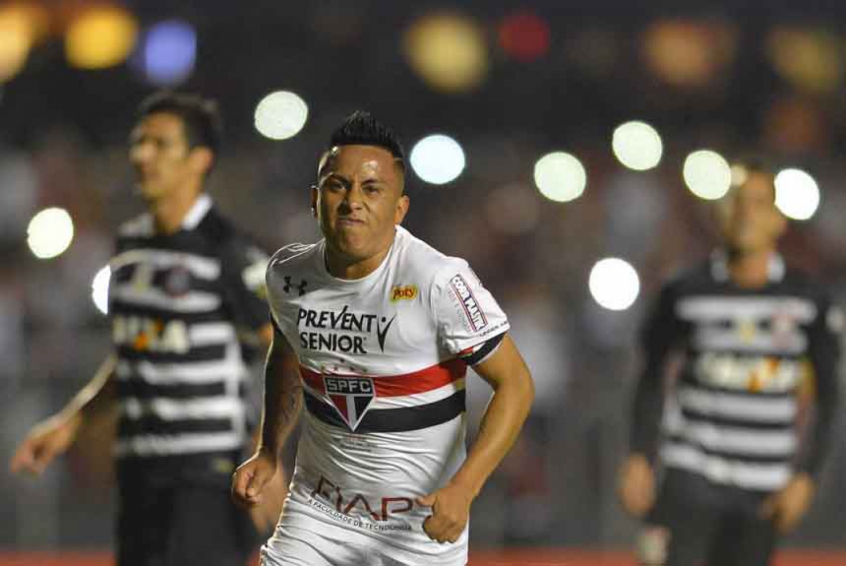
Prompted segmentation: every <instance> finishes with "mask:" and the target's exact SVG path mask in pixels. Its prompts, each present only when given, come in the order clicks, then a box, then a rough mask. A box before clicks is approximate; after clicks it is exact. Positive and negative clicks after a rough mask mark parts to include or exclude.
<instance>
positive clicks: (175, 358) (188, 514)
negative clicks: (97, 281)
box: [11, 92, 283, 566]
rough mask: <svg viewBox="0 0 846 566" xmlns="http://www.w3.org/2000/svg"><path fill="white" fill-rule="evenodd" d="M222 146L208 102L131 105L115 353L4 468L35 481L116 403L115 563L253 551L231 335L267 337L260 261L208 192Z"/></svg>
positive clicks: (241, 378) (192, 560)
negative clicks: (239, 482) (244, 506)
mask: <svg viewBox="0 0 846 566" xmlns="http://www.w3.org/2000/svg"><path fill="white" fill-rule="evenodd" d="M219 141H220V117H219V114H218V111H217V105H216V104H215V103H214V102H213V101H210V100H205V99H203V98H200V97H198V96H194V95H187V94H179V93H170V92H161V93H156V94H154V95H152V96H151V97H149V98H148V99H146V100H145V101H143V102H142V104H141V105H140V107H139V111H138V115H137V122H136V125H135V128H134V129H133V131H132V134H131V138H130V142H129V160H130V161H131V163H132V165H133V166H134V169H135V172H136V174H137V186H138V191H139V192H140V194H141V197H142V198H143V199H144V201H145V202H146V205H147V208H148V212H147V213H146V214H143V215H141V216H140V217H138V218H135V219H133V220H131V221H129V222H127V223H125V224H123V226H121V228H120V230H119V233H118V238H117V250H116V254H115V256H114V257H113V258H112V260H111V263H110V266H111V270H112V275H111V281H110V286H109V317H110V321H111V327H112V341H113V343H114V353H113V355H110V356H109V357H108V358H107V359H106V360H105V362H104V363H103V364H102V366H101V367H100V369H99V370H98V371H97V373H96V375H95V377H94V378H93V379H92V380H91V382H90V383H88V384H87V385H86V386H85V387H84V388H83V389H82V390H81V391H80V392H79V393H78V394H77V395H76V397H74V398H73V399H72V400H71V401H70V402H69V403H68V404H67V406H66V407H65V408H64V409H63V410H62V411H60V412H59V413H58V414H56V415H55V416H53V417H51V418H49V419H47V420H46V421H45V422H43V423H42V424H40V425H38V426H36V427H35V428H34V429H33V430H32V431H31V432H30V434H29V435H28V436H27V437H26V439H25V440H24V441H23V442H22V443H21V445H20V447H19V448H18V450H17V452H16V454H15V455H14V457H13V459H12V463H11V468H12V470H13V471H29V472H33V473H36V474H40V473H41V472H42V471H43V470H44V469H45V467H46V466H47V465H48V464H49V463H50V462H51V461H52V460H53V459H54V458H55V457H56V456H57V455H59V454H61V453H63V452H65V451H66V450H67V449H68V448H69V447H70V446H71V445H72V444H73V442H74V440H75V438H76V436H77V431H78V430H79V428H80V426H81V425H82V424H83V423H84V422H85V421H86V420H87V419H89V418H90V417H91V415H92V414H93V411H94V410H95V409H96V408H97V407H104V406H110V405H111V406H113V405H117V409H118V415H119V421H118V430H117V442H116V445H115V449H114V451H115V456H116V459H117V481H118V493H119V506H118V507H119V515H118V520H117V563H118V565H119V566H136V565H137V566H153V565H155V566H170V565H173V566H176V565H180V566H185V565H192V564H195V565H198V566H200V565H202V566H213V565H221V566H224V565H225V566H234V565H237V564H244V563H245V561H246V558H247V556H248V554H249V553H250V552H251V551H252V549H253V543H254V542H258V541H257V540H256V534H255V532H250V529H252V527H251V526H250V524H249V521H250V518H249V517H248V516H247V515H246V514H245V513H244V511H243V510H241V509H239V508H237V507H236V506H235V505H233V504H232V501H231V498H230V497H229V493H228V492H229V478H230V477H231V474H232V472H233V471H234V469H235V464H236V463H237V461H238V460H240V458H241V455H240V454H239V453H240V452H241V451H242V449H243V448H245V443H246V442H247V440H248V430H247V414H246V411H247V403H246V399H245V395H246V392H247V386H248V382H247V381H246V378H247V368H246V365H245V362H244V356H243V354H244V353H245V352H244V349H243V348H242V344H241V341H240V340H239V336H240V335H241V334H242V333H248V334H252V335H253V336H258V337H262V336H263V337H264V341H265V342H267V343H269V342H270V339H271V337H272V332H273V331H272V327H271V325H270V323H269V322H268V308H267V303H266V302H265V300H264V297H263V294H264V284H263V274H264V270H265V268H266V264H267V259H268V258H267V255H266V254H264V253H263V252H262V251H261V250H259V249H258V248H257V247H255V246H254V245H253V244H252V243H250V241H249V240H248V239H247V238H246V237H245V236H243V235H242V234H240V233H239V232H238V231H237V230H236V229H235V228H234V227H233V226H232V224H230V223H229V222H228V221H227V220H226V219H225V218H224V217H222V216H221V215H220V213H219V212H218V211H217V210H216V208H215V207H214V206H213V204H212V200H211V198H210V197H209V196H208V194H206V193H205V192H204V184H205V179H206V176H207V175H208V173H209V171H210V170H211V169H212V166H213V165H214V162H215V157H216V153H217V150H218V145H219ZM282 489H283V488H282V487H281V483H280V480H279V479H278V478H277V479H276V480H274V481H273V482H271V491H273V492H274V493H273V494H272V495H269V496H268V498H267V504H266V506H265V508H264V509H260V510H259V511H258V512H257V513H256V514H255V516H254V519H259V518H261V516H262V514H265V515H269V516H271V517H273V522H275V520H276V517H275V516H278V509H279V507H281V492H282ZM277 497H278V499H279V500H278V502H277V501H276V499H277ZM274 515H275V516H274Z"/></svg>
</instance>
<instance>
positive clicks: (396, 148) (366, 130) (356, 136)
mask: <svg viewBox="0 0 846 566" xmlns="http://www.w3.org/2000/svg"><path fill="white" fill-rule="evenodd" d="M340 145H373V146H377V147H381V148H383V149H386V150H388V151H389V152H391V155H393V156H394V158H395V159H396V160H397V161H399V162H400V164H401V165H402V166H403V168H404V167H405V151H403V148H402V144H400V142H399V139H397V137H396V135H395V134H394V132H393V131H392V130H391V129H390V128H388V127H387V126H385V125H384V124H382V123H381V122H379V121H378V120H376V118H374V117H373V116H371V115H370V113H369V112H365V111H363V110H356V111H355V112H353V113H352V114H350V115H349V116H348V117H347V119H346V120H344V123H343V124H341V126H340V127H339V128H338V129H337V130H335V131H334V132H332V137H331V138H330V139H329V149H331V148H333V147H336V146H340Z"/></svg>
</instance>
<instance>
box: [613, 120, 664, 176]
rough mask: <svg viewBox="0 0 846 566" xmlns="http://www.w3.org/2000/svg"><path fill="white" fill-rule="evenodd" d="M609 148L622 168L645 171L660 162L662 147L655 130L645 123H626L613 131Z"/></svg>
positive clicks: (659, 137)
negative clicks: (610, 147)
mask: <svg viewBox="0 0 846 566" xmlns="http://www.w3.org/2000/svg"><path fill="white" fill-rule="evenodd" d="M611 146H612V148H613V150H614V155H615V156H616V157H617V159H618V160H619V161H620V163H622V164H623V165H624V166H626V167H628V168H629V169H634V170H635V171H646V170H648V169H652V168H653V167H656V166H657V165H658V163H660V162H661V155H662V154H663V152H664V145H663V144H662V143H661V136H660V135H658V132H657V131H655V128H653V127H652V126H650V125H649V124H647V123H645V122H638V121H633V122H626V123H625V124H623V125H621V126H618V127H617V129H615V130H614V136H613V140H612V142H611Z"/></svg>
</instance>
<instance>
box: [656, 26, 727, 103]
mask: <svg viewBox="0 0 846 566" xmlns="http://www.w3.org/2000/svg"><path fill="white" fill-rule="evenodd" d="M641 52H642V56H643V58H644V60H645V62H646V65H647V67H648V68H649V69H650V70H651V71H652V73H653V74H654V75H656V76H657V77H659V78H660V79H661V80H663V81H664V82H666V83H668V84H671V85H673V86H677V87H684V88H696V87H704V86H707V85H709V84H710V83H711V82H712V81H714V80H715V79H718V78H720V77H722V76H724V74H723V73H722V71H724V69H725V67H726V66H728V64H729V63H731V62H732V60H733V59H734V57H735V55H736V53H737V33H736V31H735V30H734V29H733V28H732V26H730V25H728V24H725V23H722V22H718V21H709V22H700V21H693V20H682V19H678V20H676V19H668V20H659V21H657V22H655V23H653V24H652V25H650V26H649V27H648V28H647V29H646V30H645V31H644V33H643V36H642V49H641Z"/></svg>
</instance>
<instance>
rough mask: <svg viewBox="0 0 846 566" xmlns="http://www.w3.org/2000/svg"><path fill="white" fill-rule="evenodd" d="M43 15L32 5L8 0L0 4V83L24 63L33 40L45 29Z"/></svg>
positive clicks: (16, 72)
mask: <svg viewBox="0 0 846 566" xmlns="http://www.w3.org/2000/svg"><path fill="white" fill-rule="evenodd" d="M46 19H47V18H46V15H45V14H44V12H43V10H41V9H40V8H39V7H38V6H36V5H34V4H24V3H22V2H12V3H8V4H4V5H3V6H0V83H3V82H6V81H8V80H9V79H11V78H12V77H14V76H15V75H17V74H18V73H19V72H20V71H21V70H22V69H23V68H24V66H25V65H26V61H27V58H28V57H29V52H30V50H31V49H32V46H33V44H34V43H35V41H36V39H38V37H39V36H40V35H41V34H42V33H43V32H44V30H45V29H46V26H47V24H46Z"/></svg>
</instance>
